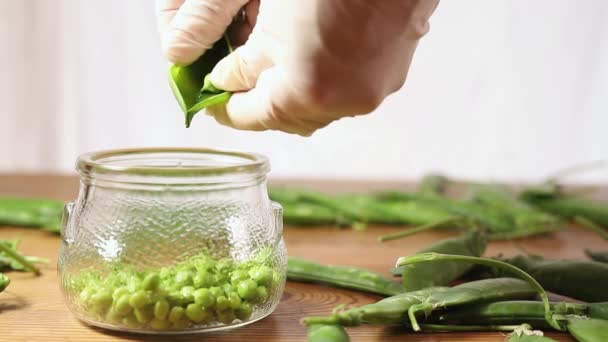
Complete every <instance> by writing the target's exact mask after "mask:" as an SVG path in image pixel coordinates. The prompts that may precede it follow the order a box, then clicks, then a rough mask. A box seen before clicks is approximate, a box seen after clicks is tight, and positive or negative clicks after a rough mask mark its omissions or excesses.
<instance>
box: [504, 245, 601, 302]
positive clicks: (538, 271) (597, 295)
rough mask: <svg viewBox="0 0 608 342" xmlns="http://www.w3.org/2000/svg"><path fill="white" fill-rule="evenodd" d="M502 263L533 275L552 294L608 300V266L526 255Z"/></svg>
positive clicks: (587, 299) (592, 299)
mask: <svg viewBox="0 0 608 342" xmlns="http://www.w3.org/2000/svg"><path fill="white" fill-rule="evenodd" d="M501 260H502V261H505V262H508V263H509V264H511V265H514V266H516V267H518V268H520V269H522V270H524V271H525V272H526V273H529V274H530V275H531V276H532V277H534V279H536V280H537V281H538V282H539V283H540V284H541V285H542V286H543V287H544V288H546V289H547V290H548V291H551V292H555V293H557V294H561V295H564V296H568V297H571V298H576V299H580V300H584V301H588V302H601V301H608V292H606V284H608V264H604V263H600V262H595V261H582V260H548V259H543V258H542V257H539V256H525V255H517V256H515V257H512V258H503V259H501ZM499 274H500V272H499ZM583 284H584V286H583Z"/></svg>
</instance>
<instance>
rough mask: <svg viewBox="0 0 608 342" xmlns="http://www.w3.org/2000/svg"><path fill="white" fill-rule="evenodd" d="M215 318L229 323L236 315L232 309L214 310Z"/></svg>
mask: <svg viewBox="0 0 608 342" xmlns="http://www.w3.org/2000/svg"><path fill="white" fill-rule="evenodd" d="M216 315H217V320H218V321H220V322H222V323H224V324H231V323H232V322H233V321H234V320H235V319H236V315H235V314H234V312H233V311H232V310H223V311H216Z"/></svg>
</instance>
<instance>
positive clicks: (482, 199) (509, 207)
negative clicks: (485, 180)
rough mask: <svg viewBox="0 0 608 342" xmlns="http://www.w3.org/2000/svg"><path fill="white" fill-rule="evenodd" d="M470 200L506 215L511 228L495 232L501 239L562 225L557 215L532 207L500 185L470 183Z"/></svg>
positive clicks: (552, 228) (529, 234)
mask: <svg viewBox="0 0 608 342" xmlns="http://www.w3.org/2000/svg"><path fill="white" fill-rule="evenodd" d="M472 200H473V201H475V202H477V203H479V204H481V205H482V206H484V207H485V208H486V210H493V211H496V212H500V213H502V214H503V215H507V216H508V218H509V220H510V221H511V222H512V229H510V230H509V231H508V232H497V233H499V234H500V235H498V236H499V237H501V239H504V238H506V237H509V238H516V237H520V236H521V237H523V236H531V235H537V234H541V233H547V232H552V231H556V230H559V229H561V228H562V226H563V223H562V222H561V221H560V220H559V219H558V218H557V217H555V216H553V215H551V214H548V213H545V212H542V211H540V210H538V209H536V208H534V207H532V206H531V205H529V204H528V203H526V202H524V201H523V200H521V199H520V198H518V197H517V196H515V194H513V193H512V192H511V191H510V190H509V189H508V188H506V187H505V186H502V185H493V184H475V185H472ZM507 234H509V235H507Z"/></svg>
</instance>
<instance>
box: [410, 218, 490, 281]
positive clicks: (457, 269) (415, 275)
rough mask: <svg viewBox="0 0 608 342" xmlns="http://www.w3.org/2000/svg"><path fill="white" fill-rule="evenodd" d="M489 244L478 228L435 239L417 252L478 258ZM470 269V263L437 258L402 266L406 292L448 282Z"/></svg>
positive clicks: (483, 233)
mask: <svg viewBox="0 0 608 342" xmlns="http://www.w3.org/2000/svg"><path fill="white" fill-rule="evenodd" d="M486 245H487V241H486V237H485V232H483V231H482V230H480V229H476V230H474V231H471V232H468V233H466V234H464V235H462V236H459V237H456V238H451V239H446V240H442V241H439V242H436V243H434V244H432V245H430V246H428V247H426V248H424V249H422V250H420V251H419V252H418V253H417V254H421V253H428V252H437V253H443V254H457V255H470V256H477V257H478V256H481V255H482V254H483V253H484V251H485V249H486ZM471 268H472V265H471V264H467V263H463V262H460V261H434V262H432V264H431V263H427V264H412V265H407V266H402V267H400V268H399V269H400V270H401V275H402V284H403V288H404V289H405V291H416V290H419V289H423V288H426V287H430V286H444V285H448V284H449V283H450V282H452V281H454V280H456V279H458V278H460V277H461V276H462V275H463V274H465V273H466V272H467V271H469V270H470V269H471Z"/></svg>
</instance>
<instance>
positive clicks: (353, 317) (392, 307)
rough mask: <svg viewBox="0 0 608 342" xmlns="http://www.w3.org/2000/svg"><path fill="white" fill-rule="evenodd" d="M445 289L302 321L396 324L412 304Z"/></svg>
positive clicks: (387, 300)
mask: <svg viewBox="0 0 608 342" xmlns="http://www.w3.org/2000/svg"><path fill="white" fill-rule="evenodd" d="M448 289H449V288H447V287H430V288H426V289H422V290H418V291H413V292H406V293H401V294H398V295H395V296H392V297H388V298H384V299H382V300H380V301H378V302H376V303H372V304H367V305H363V306H360V307H357V308H351V309H348V310H345V311H342V312H337V311H338V310H336V312H334V313H333V315H331V316H327V317H323V316H321V317H306V318H304V319H303V320H302V323H303V324H305V325H311V324H339V325H342V326H358V325H361V324H398V323H404V322H406V321H407V310H408V309H409V307H410V306H412V305H414V304H419V303H421V302H423V301H424V300H425V299H426V298H427V297H428V296H430V295H432V294H434V293H437V292H442V291H446V290H448Z"/></svg>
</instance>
